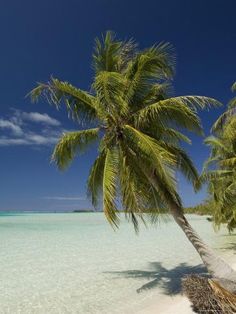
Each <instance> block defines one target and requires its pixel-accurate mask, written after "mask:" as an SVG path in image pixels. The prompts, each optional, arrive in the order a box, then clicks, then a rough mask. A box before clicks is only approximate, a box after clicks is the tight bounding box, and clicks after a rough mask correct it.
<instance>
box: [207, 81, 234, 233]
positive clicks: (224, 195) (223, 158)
mask: <svg viewBox="0 0 236 314" xmlns="http://www.w3.org/2000/svg"><path fill="white" fill-rule="evenodd" d="M232 91H236V83H234V84H233V86H232ZM235 109H236V98H233V99H232V100H231V101H230V102H229V104H228V108H227V110H226V111H225V112H224V113H223V114H222V115H221V116H220V117H219V118H218V119H217V121H216V122H215V124H214V125H213V128H212V131H213V133H214V135H213V136H210V137H208V138H207V139H206V140H205V143H206V144H207V145H209V146H210V147H211V155H210V157H209V159H208V160H207V162H206V163H205V167H204V172H203V175H202V179H203V180H204V181H208V182H209V192H210V194H211V195H212V196H213V200H214V203H213V204H212V206H213V207H214V211H213V213H214V218H215V219H214V221H215V223H216V225H217V226H220V224H221V223H227V226H228V229H229V230H230V231H232V230H233V229H234V228H236V205H235V204H236V167H235V166H236V115H235Z"/></svg>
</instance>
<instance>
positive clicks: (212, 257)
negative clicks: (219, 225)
mask: <svg viewBox="0 0 236 314" xmlns="http://www.w3.org/2000/svg"><path fill="white" fill-rule="evenodd" d="M170 212H171V215H172V216H173V218H174V220H175V221H176V223H177V224H178V225H179V227H180V228H181V229H182V230H183V232H184V233H185V235H186V236H187V238H188V239H189V241H190V242H191V243H192V245H193V246H194V247H195V249H196V250H197V252H198V254H199V255H200V257H201V259H202V261H203V263H204V264H205V266H206V267H207V269H208V271H209V273H210V274H211V275H212V276H213V277H217V278H224V279H228V280H231V281H236V272H235V271H234V270H233V269H232V268H231V267H230V266H229V265H228V264H227V263H226V262H225V261H224V260H223V259H222V258H221V257H219V256H217V255H216V254H215V253H214V252H213V250H212V249H211V248H209V247H208V246H207V245H206V244H205V243H204V242H203V241H202V239H201V238H200V237H199V236H198V234H197V233H196V231H195V230H194V229H193V228H192V227H191V225H190V224H189V222H188V221H187V219H186V217H185V216H184V214H183V212H182V208H179V207H178V206H177V205H176V204H170Z"/></svg>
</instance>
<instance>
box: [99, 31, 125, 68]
mask: <svg viewBox="0 0 236 314" xmlns="http://www.w3.org/2000/svg"><path fill="white" fill-rule="evenodd" d="M121 48H122V42H121V41H118V40H115V34H114V32H111V31H107V32H106V34H105V36H102V40H99V38H96V39H95V49H94V54H93V68H94V70H95V72H96V73H99V72H102V71H107V72H115V71H116V67H117V63H118V61H119V52H120V50H121Z"/></svg>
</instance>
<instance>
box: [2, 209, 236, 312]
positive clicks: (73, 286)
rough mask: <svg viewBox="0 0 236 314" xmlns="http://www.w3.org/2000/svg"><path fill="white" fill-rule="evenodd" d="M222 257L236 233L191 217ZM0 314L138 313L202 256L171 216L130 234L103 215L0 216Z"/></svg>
mask: <svg viewBox="0 0 236 314" xmlns="http://www.w3.org/2000/svg"><path fill="white" fill-rule="evenodd" d="M188 217H189V220H190V222H191V224H192V225H193V226H194V227H195V229H196V230H197V231H198V232H199V234H200V235H201V236H202V238H203V239H204V240H205V241H206V242H207V243H209V244H210V245H211V246H212V247H213V248H215V249H216V250H217V251H218V253H219V254H221V255H224V256H225V257H226V259H227V258H228V257H229V255H230V254H232V250H231V251H229V250H228V249H227V248H230V244H231V243H234V242H235V236H234V235H228V234H227V231H226V229H224V228H223V229H221V231H220V232H218V233H215V232H214V231H213V228H212V224H211V223H210V222H208V221H207V220H206V217H200V216H194V215H192V216H188ZM0 263H1V264H0V265H1V271H0V283H1V284H0V313H4V314H6V313H11V314H16V313H22V314H27V313H29V314H39V313H40V314H51V313H53V314H54V313H55V314H59V313H62V314H64V313H70V314H71V313H73V314H74V313H79V314H85V313H86V314H90V313H91V314H92V313H93V314H96V313H104V314H113V313H119V314H120V313H122V314H123V313H124V314H126V313H129V314H132V313H137V311H138V310H140V309H144V308H145V307H146V306H147V305H148V304H149V303H150V302H153V300H156V302H157V303H158V301H159V300H161V298H162V296H163V295H169V294H171V295H175V294H178V293H179V292H180V281H181V278H182V276H183V274H189V273H192V272H204V269H202V268H201V266H199V264H201V260H200V258H199V257H198V255H197V253H196V252H195V251H194V249H193V247H192V246H191V244H190V243H189V242H188V240H187V239H186V238H185V235H184V234H183V232H182V231H181V230H180V229H179V227H178V226H177V225H176V224H175V223H174V222H173V221H172V220H171V219H169V220H168V221H167V222H160V223H159V224H158V225H156V226H150V227H149V228H145V227H144V226H143V227H142V228H141V230H140V233H139V234H138V235H136V234H135V232H134V230H133V227H132V225H131V224H128V223H127V222H126V221H124V219H123V218H122V222H121V225H120V228H119V229H118V230H116V231H114V230H113V229H112V228H111V226H110V225H109V224H108V223H107V221H106V219H105V217H104V215H103V214H102V213H66V214H63V213H61V214H49V213H47V214H35V213H29V214H11V215H4V214H1V215H0Z"/></svg>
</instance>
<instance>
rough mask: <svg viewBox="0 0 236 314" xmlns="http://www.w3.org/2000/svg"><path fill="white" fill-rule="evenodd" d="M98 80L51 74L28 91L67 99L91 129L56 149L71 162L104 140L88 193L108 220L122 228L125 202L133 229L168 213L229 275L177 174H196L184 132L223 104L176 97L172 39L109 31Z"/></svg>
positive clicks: (98, 55)
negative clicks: (86, 84)
mask: <svg viewBox="0 0 236 314" xmlns="http://www.w3.org/2000/svg"><path fill="white" fill-rule="evenodd" d="M93 69H94V80H93V83H92V85H91V89H90V91H89V92H87V91H84V90H81V89H79V88H77V87H74V86H72V85H71V84H69V83H68V82H63V81H60V80H58V79H55V78H51V79H50V81H49V82H47V83H45V84H44V83H39V84H38V85H37V87H36V88H35V89H33V90H32V91H31V93H30V95H31V98H32V101H37V100H38V99H39V97H40V96H42V97H44V98H45V99H46V100H47V101H48V102H49V103H50V104H53V105H55V106H56V107H57V108H59V107H60V105H61V104H62V103H63V104H64V105H65V106H66V108H67V110H68V113H69V115H70V117H72V118H73V119H74V120H76V121H77V122H78V123H80V124H81V123H82V124H84V123H85V124H87V125H89V126H90V127H91V128H88V129H85V130H78V131H75V132H68V133H65V134H63V136H62V137H61V138H60V140H59V142H58V144H57V145H56V147H55V150H54V152H53V155H52V159H53V161H55V163H56V164H57V166H58V167H59V168H60V169H65V168H66V167H67V166H69V164H70V163H71V162H72V160H73V159H74V157H75V156H76V154H77V153H79V152H82V151H85V150H86V149H87V147H88V146H89V145H90V144H91V143H92V142H95V141H98V142H99V149H98V156H97V158H96V160H95V162H94V164H93V166H92V168H91V170H90V175H89V178H88V192H89V195H90V196H91V199H92V203H93V205H94V206H95V207H96V206H98V204H99V202H100V200H101V197H102V204H103V205H102V206H103V211H104V213H105V215H106V217H107V219H108V221H109V222H110V223H111V224H112V225H113V226H114V227H117V226H118V224H119V210H118V205H117V204H120V203H121V204H122V209H123V210H124V212H125V217H126V218H127V219H128V220H131V221H132V222H133V224H134V227H135V229H136V230H137V229H138V224H139V221H140V220H142V221H143V222H144V223H146V221H147V220H148V219H150V220H151V222H156V220H157V217H158V215H159V214H160V213H162V212H168V213H170V214H171V215H172V216H173V217H174V220H175V221H176V222H177V224H178V225H179V226H180V228H181V229H182V230H183V231H184V233H185V234H186V236H187V238H188V239H189V240H190V242H191V243H192V244H193V246H194V247H195V249H196V250H197V251H198V253H199V254H200V256H201V258H202V260H203V262H204V263H205V265H206V266H207V267H208V270H209V272H211V273H212V274H213V275H215V276H218V277H225V278H228V277H229V276H230V274H231V273H232V269H231V268H230V266H228V265H227V264H226V263H225V262H224V261H223V260H222V259H221V258H219V257H217V256H216V255H215V254H214V253H213V251H212V250H211V249H210V248H208V247H207V246H206V244H204V243H203V241H202V240H201V239H200V238H199V236H198V235H197V234H196V232H195V231H194V230H193V229H192V227H191V226H190V224H189V223H188V221H187V219H186V218H185V216H184V214H183V207H182V203H181V199H180V197H179V195H178V193H177V187H176V178H175V174H176V171H177V170H180V171H181V172H182V173H183V174H184V175H185V176H186V178H187V179H188V180H189V181H190V182H191V183H192V184H194V183H195V182H197V180H198V174H197V171H196V169H195V168H194V165H193V163H192V161H191V159H190V158H189V156H188V155H187V154H186V152H185V151H184V150H183V149H182V148H181V146H180V143H181V142H182V141H184V142H187V143H190V139H189V138H188V137H187V136H185V135H184V134H183V133H182V132H181V131H182V130H187V131H192V132H195V133H197V134H202V133H203V132H202V127H201V123H200V120H199V117H198V115H197V111H196V110H197V109H198V108H207V107H210V106H211V105H218V102H217V101H215V100H213V99H211V98H207V97H199V96H181V97H170V90H171V86H170V82H169V81H170V79H171V78H172V77H173V75H174V69H175V55H174V52H173V48H172V46H171V45H170V44H169V43H160V44H158V45H155V46H152V47H151V48H148V49H145V50H142V51H140V50H138V48H137V45H136V43H135V42H134V41H133V40H129V41H125V42H124V41H119V40H116V39H115V37H114V35H113V33H111V32H107V33H106V35H105V37H103V38H102V40H99V39H96V41H95V51H94V54H93Z"/></svg>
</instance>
